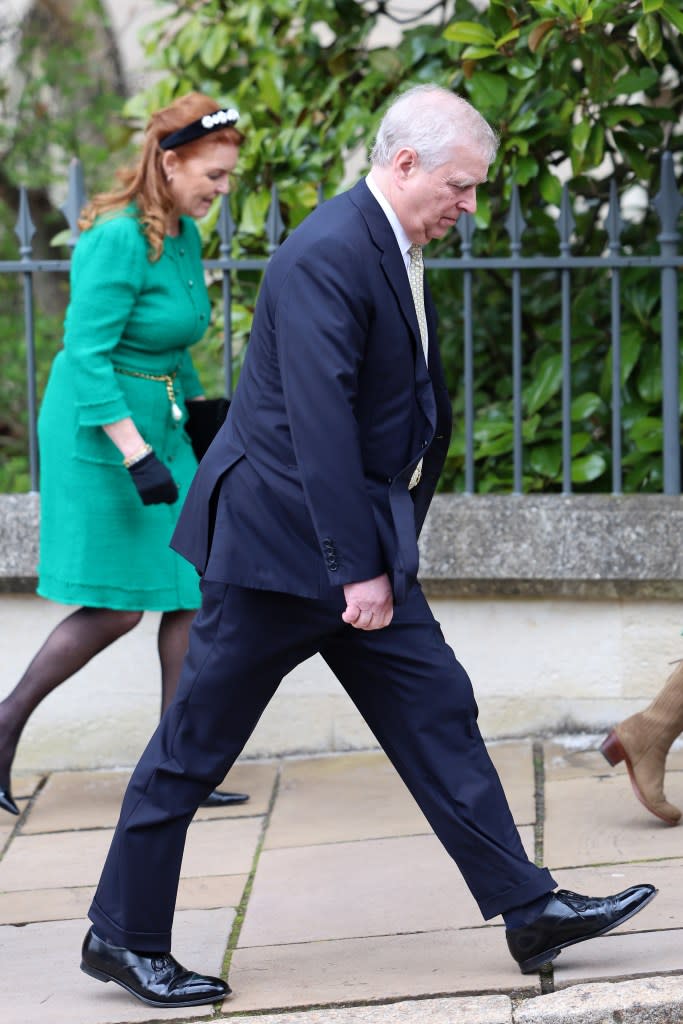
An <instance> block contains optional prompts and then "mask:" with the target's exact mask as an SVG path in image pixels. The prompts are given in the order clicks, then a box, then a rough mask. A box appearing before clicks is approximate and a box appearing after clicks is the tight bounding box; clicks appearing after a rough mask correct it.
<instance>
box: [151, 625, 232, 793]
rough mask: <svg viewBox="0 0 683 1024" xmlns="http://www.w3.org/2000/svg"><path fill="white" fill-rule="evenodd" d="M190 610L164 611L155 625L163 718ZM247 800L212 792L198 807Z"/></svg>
mask: <svg viewBox="0 0 683 1024" xmlns="http://www.w3.org/2000/svg"><path fill="white" fill-rule="evenodd" d="M194 616H195V613H194V612H193V611H175V612H164V613H163V615H162V616H161V622H160V623H159V636H158V646H159V661H160V662H161V714H162V715H163V713H164V711H165V710H166V708H167V707H168V706H169V704H170V703H171V701H172V700H173V698H174V696H175V692H176V690H177V688H178V680H179V679H180V670H181V669H182V667H183V661H184V659H185V654H186V652H187V645H188V641H189V637H190V626H191V625H192V622H193V619H194ZM248 799H249V794H248V793H230V792H224V791H218V790H214V792H213V793H210V794H209V796H208V797H207V798H206V800H205V801H204V802H203V803H202V807H225V806H229V805H231V804H243V803H245V802H246V801H247V800H248Z"/></svg>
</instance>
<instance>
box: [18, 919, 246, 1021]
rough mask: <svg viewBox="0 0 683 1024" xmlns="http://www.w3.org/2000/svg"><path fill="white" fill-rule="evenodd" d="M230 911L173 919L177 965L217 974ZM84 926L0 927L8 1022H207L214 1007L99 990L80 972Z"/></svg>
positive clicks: (104, 988)
mask: <svg viewBox="0 0 683 1024" xmlns="http://www.w3.org/2000/svg"><path fill="white" fill-rule="evenodd" d="M233 919H234V913H233V912H232V911H230V910H204V911H186V912H184V913H180V914H178V915H177V916H176V922H175V927H174V935H175V942H174V946H175V952H176V956H177V957H178V959H179V960H180V962H181V963H183V962H184V963H186V964H188V965H190V966H192V967H195V966H196V967H199V969H200V970H203V971H206V972H207V973H214V974H217V973H219V972H220V970H221V965H222V961H223V955H224V951H225V947H226V944H227V941H228V937H229V935H230V929H231V927H232V922H233ZM88 924H89V922H87V921H84V920H81V921H60V922H50V923H42V924H39V925H27V926H26V927H25V928H11V927H2V928H0V958H1V962H2V971H1V972H0V1008H1V1009H0V1014H1V1015H2V1020H3V1021H6V1022H7V1024H121V1022H126V1024H138V1022H143V1021H161V1020H179V1019H182V1020H185V1021H188V1020H192V1019H196V1018H202V1017H210V1016H212V1014H213V1007H212V1006H205V1007H201V1006H198V1007H193V1008H192V1010H191V1012H188V1009H187V1008H185V1009H184V1010H159V1009H154V1008H152V1007H149V1006H145V1005H144V1004H143V1003H141V1002H139V1001H138V1000H136V999H133V998H132V997H131V996H130V995H129V994H128V993H127V992H125V991H124V990H123V989H122V988H120V987H119V986H118V985H114V984H112V983H109V984H106V985H105V984H102V983H101V982H99V981H96V980H94V979H92V978H89V977H88V976H87V975H85V974H83V972H82V971H81V970H80V968H79V964H80V949H81V944H82V941H83V936H84V935H85V932H86V930H87V928H88Z"/></svg>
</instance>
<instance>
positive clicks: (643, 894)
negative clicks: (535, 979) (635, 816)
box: [505, 885, 657, 974]
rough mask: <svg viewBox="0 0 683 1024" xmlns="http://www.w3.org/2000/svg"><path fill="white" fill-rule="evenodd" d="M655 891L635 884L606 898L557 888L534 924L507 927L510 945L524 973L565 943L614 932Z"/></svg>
mask: <svg viewBox="0 0 683 1024" xmlns="http://www.w3.org/2000/svg"><path fill="white" fill-rule="evenodd" d="M656 893H657V890H656V889H655V887H654V886H653V885H633V886H631V888H630V889H624V891H623V892H618V893H617V894H616V895H615V896H605V897H603V898H595V897H592V896H580V895H579V894H578V893H575V892H567V890H566V889H558V890H557V892H554V893H551V895H550V900H549V901H548V905H547V906H546V908H545V910H544V911H543V913H542V914H541V916H540V917H539V918H537V920H535V921H534V922H533V923H532V924H527V925H525V926H524V927H523V928H507V929H506V931H505V937H506V938H507V942H508V948H509V950H510V952H511V953H512V955H513V957H514V958H515V960H516V961H517V963H518V964H519V967H520V970H521V972H522V974H529V973H531V971H535V970H537V969H538V968H539V967H542V966H543V964H547V963H550V961H551V960H554V959H555V957H556V956H557V955H558V953H559V952H560V950H561V949H564V948H565V946H573V945H574V943H575V942H583V941H584V940H585V939H594V938H596V936H598V935H605V933H606V932H611V931H612V929H613V928H616V927H617V925H620V924H622V923H623V922H624V921H628V919H629V917H633V915H634V914H637V913H638V911H639V910H642V909H643V907H644V906H646V905H647V904H648V903H649V902H650V900H652V899H654V897H655V895H656Z"/></svg>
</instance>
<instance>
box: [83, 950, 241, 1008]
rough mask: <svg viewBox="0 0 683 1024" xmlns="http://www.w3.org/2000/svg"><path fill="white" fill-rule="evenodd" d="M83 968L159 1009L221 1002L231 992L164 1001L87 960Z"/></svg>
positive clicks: (89, 973)
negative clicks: (114, 976)
mask: <svg viewBox="0 0 683 1024" xmlns="http://www.w3.org/2000/svg"><path fill="white" fill-rule="evenodd" d="M81 970H82V971H83V973H84V974H87V975H89V976H90V977H91V978H95V979H96V980H97V981H104V982H105V983H106V982H108V981H113V982H114V984H115V985H120V986H121V988H123V989H125V990H126V992H129V993H130V995H132V996H135V998H136V999H139V1000H140V1002H141V1003H146V1005H147V1006H154V1007H156V1008H157V1009H158V1010H159V1009H162V1010H163V1009H164V1007H166V1008H167V1009H169V1010H174V1009H178V1010H182V1009H183V1007H185V1006H204V1005H206V1004H210V1003H220V1002H222V1001H223V999H225V996H228V995H229V994H230V993H229V992H226V993H225V996H214V997H213V998H211V999H183V1000H182V1002H180V1001H176V1002H174V1001H172V1000H170V999H167V1000H164V1001H163V1002H162V1001H160V1000H158V999H148V998H147V996H143V995H140V993H139V992H136V991H135V989H132V988H131V987H130V985H126V983H125V982H123V981H120V980H119V978H112V977H111V976H110V975H109V974H103V973H102V971H98V970H97V969H96V968H95V967H90V965H89V964H87V963H86V962H85V960H81Z"/></svg>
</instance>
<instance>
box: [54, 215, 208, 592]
mask: <svg viewBox="0 0 683 1024" xmlns="http://www.w3.org/2000/svg"><path fill="white" fill-rule="evenodd" d="M180 224H181V227H180V233H179V234H178V236H177V237H175V238H170V237H169V238H166V240H165V242H164V251H163V254H162V256H161V258H160V259H159V260H158V261H157V262H155V263H151V262H150V261H149V258H148V255H147V253H148V247H147V242H146V239H145V237H144V235H143V234H142V230H141V228H140V225H139V223H138V220H137V218H136V215H135V209H134V208H132V207H131V208H127V209H126V210H124V211H122V212H121V213H115V214H113V215H109V216H107V217H103V218H101V219H100V220H99V221H98V222H97V223H96V224H95V225H94V226H93V227H92V228H91V229H90V230H89V231H86V232H84V233H83V234H82V235H81V237H80V238H79V241H78V244H77V246H76V248H75V250H74V256H73V261H72V268H71V301H70V304H69V308H68V310H67V315H66V322H65V332H64V348H63V349H62V351H60V352H59V354H58V355H57V357H56V359H55V361H54V363H53V366H52V370H51V373H50V379H49V381H48V385H47V388H46V391H45V396H44V398H43V403H42V406H41V411H40V417H39V422H38V433H39V443H40V465H41V471H40V490H41V528H40V563H39V570H38V571H39V581H38V593H39V594H40V595H41V596H42V597H47V598H50V599H51V600H53V601H58V602H60V603H63V604H78V605H89V606H91V607H98V608H112V609H131V610H140V611H172V610H176V609H181V608H186V609H191V608H197V607H198V606H199V604H200V596H199V586H198V577H197V574H196V572H195V570H194V568H193V567H192V566H190V565H189V564H188V563H187V562H186V561H185V560H184V559H182V558H181V557H180V556H179V555H177V554H176V553H175V552H173V551H172V550H171V549H170V547H169V541H170V538H171V534H172V532H173V528H174V526H175V523H176V519H177V517H178V514H179V511H180V508H181V507H182V503H183V501H184V498H185V495H186V493H187V489H188V487H189V485H190V482H191V480H192V477H193V476H194V473H195V470H196V468H197V461H196V459H195V457H194V454H193V452H192V448H191V446H190V443H189V440H188V438H187V435H186V433H185V431H184V429H183V422H184V420H185V419H186V417H187V413H186V410H185V405H184V399H186V398H195V397H197V396H198V395H200V394H201V393H202V388H201V385H200V383H199V380H198V378H197V375H196V373H195V370H194V367H193V365H192V359H191V357H190V353H189V346H190V345H193V344H194V343H195V342H196V341H198V340H199V338H201V336H202V335H203V334H204V332H205V330H206V327H207V325H208V321H209V310H210V307H209V298H208V294H207V291H206V286H205V284H204V276H203V270H202V264H201V245H200V239H199V233H198V231H197V228H196V226H195V224H194V222H193V221H192V220H191V219H190V218H186V217H182V218H181V222H180ZM121 371H132V372H133V373H134V374H135V373H144V374H150V375H153V376H161V375H175V376H174V378H173V388H174V391H175V400H176V403H177V405H178V407H179V409H180V410H181V412H182V419H181V420H176V419H174V417H173V415H172V405H171V400H170V399H169V395H168V391H167V387H166V384H165V383H164V382H163V381H153V380H148V379H145V378H142V377H137V376H132V375H131V374H130V373H126V372H121ZM127 416H131V417H132V418H133V420H134V422H135V424H136V426H137V428H138V430H139V431H140V433H141V434H142V436H143V438H144V439H145V441H147V442H149V444H151V445H152V446H153V448H154V450H155V452H156V454H157V456H158V457H159V458H160V459H161V460H162V462H164V463H165V465H166V466H168V468H169V469H170V471H171V473H172V475H173V477H174V479H175V481H176V483H177V485H178V490H179V492H180V496H179V498H178V500H177V501H176V502H175V504H173V505H147V506H145V505H143V504H142V501H141V499H140V497H139V495H138V492H137V491H136V489H135V486H134V485H133V482H132V479H131V477H130V474H129V472H128V470H127V469H125V467H124V466H123V464H122V456H121V453H120V452H119V450H118V448H116V446H115V445H114V444H113V443H112V441H110V440H109V438H108V437H107V435H106V434H105V433H104V431H103V430H102V428H101V424H103V423H112V422H115V421H116V420H120V419H123V418H124V417H127Z"/></svg>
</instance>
